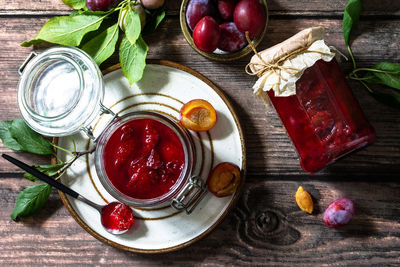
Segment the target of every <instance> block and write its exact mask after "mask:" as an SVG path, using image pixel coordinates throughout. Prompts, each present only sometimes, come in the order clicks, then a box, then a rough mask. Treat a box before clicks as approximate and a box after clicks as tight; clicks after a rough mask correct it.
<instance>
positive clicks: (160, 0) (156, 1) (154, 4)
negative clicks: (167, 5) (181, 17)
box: [141, 0, 164, 9]
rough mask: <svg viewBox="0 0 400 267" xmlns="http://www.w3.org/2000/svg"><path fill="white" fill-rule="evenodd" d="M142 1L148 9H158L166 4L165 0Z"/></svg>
mask: <svg viewBox="0 0 400 267" xmlns="http://www.w3.org/2000/svg"><path fill="white" fill-rule="evenodd" d="M141 2H142V5H143V6H144V7H145V8H147V9H156V8H159V7H161V6H162V5H164V0H141Z"/></svg>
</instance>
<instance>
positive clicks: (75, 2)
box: [62, 0, 86, 9]
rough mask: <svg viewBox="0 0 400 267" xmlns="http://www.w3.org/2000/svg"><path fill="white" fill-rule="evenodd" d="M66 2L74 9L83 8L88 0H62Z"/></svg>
mask: <svg viewBox="0 0 400 267" xmlns="http://www.w3.org/2000/svg"><path fill="white" fill-rule="evenodd" d="M62 1H63V2H64V4H66V5H67V6H70V7H72V8H73V9H81V8H84V7H85V6H86V0H62Z"/></svg>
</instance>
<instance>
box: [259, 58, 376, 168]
mask: <svg viewBox="0 0 400 267" xmlns="http://www.w3.org/2000/svg"><path fill="white" fill-rule="evenodd" d="M267 93H268V96H269V98H270V99H271V101H272V103H273V105H274V107H275V109H276V111H277V112H278V114H279V116H280V118H281V120H282V122H283V124H284V126H285V128H286V130H287V132H288V134H289V136H290V138H291V140H292V142H293V144H294V146H295V147H296V149H297V152H298V154H299V157H300V164H301V167H302V168H303V169H304V170H305V171H306V172H309V173H314V172H316V171H318V170H320V169H321V168H323V167H324V166H326V165H327V164H329V163H332V162H334V161H336V160H337V159H338V158H340V157H342V156H344V155H346V154H347V153H350V152H351V151H354V150H356V149H358V148H361V147H363V146H366V145H367V144H370V143H372V142H374V140H375V132H374V129H373V128H372V126H371V125H370V124H369V123H368V121H367V119H366V118H365V116H364V114H363V112H362V110H361V108H360V106H359V104H358V102H357V100H356V99H355V97H354V95H353V93H352V92H351V89H350V88H349V86H348V84H347V82H346V79H345V77H344V75H343V73H342V71H341V70H340V67H339V65H338V63H337V62H336V60H335V59H332V60H331V61H330V62H326V61H324V60H322V59H320V60H318V61H317V62H316V63H315V64H314V65H313V66H312V67H309V68H307V69H306V70H305V71H304V73H303V75H302V76H301V78H300V79H299V80H297V82H296V94H295V95H292V96H287V97H275V96H274V91H273V90H269V91H267Z"/></svg>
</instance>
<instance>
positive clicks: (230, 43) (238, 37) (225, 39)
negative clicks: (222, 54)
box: [218, 22, 247, 53]
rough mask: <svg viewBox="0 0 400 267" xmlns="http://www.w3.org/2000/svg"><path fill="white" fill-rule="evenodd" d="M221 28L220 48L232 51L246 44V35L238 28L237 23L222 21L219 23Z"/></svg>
mask: <svg viewBox="0 0 400 267" xmlns="http://www.w3.org/2000/svg"><path fill="white" fill-rule="evenodd" d="M219 29H220V30H221V37H220V39H219V44H218V48H219V49H221V50H223V51H227V52H230V53H232V52H236V51H238V50H240V49H242V48H243V47H245V46H246V44H247V41H246V37H245V36H244V34H243V33H241V32H240V31H239V30H238V29H237V27H236V25H235V23H233V22H225V23H222V24H221V25H219Z"/></svg>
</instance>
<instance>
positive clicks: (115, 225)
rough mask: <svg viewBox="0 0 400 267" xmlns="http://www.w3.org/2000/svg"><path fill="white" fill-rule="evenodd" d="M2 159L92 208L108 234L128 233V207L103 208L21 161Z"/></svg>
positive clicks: (5, 156)
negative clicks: (98, 214)
mask: <svg viewBox="0 0 400 267" xmlns="http://www.w3.org/2000/svg"><path fill="white" fill-rule="evenodd" d="M2 157H3V158H5V159H6V160H8V161H9V162H11V163H13V164H15V165H16V166H18V167H20V168H21V169H23V170H24V171H26V172H28V173H30V174H32V175H33V176H35V177H36V178H38V179H40V180H42V181H44V182H46V183H47V184H49V185H51V186H54V187H55V188H57V189H58V190H60V191H62V192H64V193H65V194H68V195H70V196H71V197H73V198H75V199H77V200H80V201H82V202H84V203H86V204H87V205H89V206H91V207H92V208H94V209H96V210H97V211H98V212H100V216H101V224H102V225H103V227H104V229H106V230H107V231H108V232H110V233H112V234H115V235H120V234H123V233H125V232H126V231H128V230H129V227H130V226H131V225H132V223H133V221H134V219H133V212H132V209H131V208H130V207H129V206H128V205H126V204H123V203H119V202H111V203H109V204H107V205H105V206H102V205H99V204H96V203H94V202H92V201H91V200H89V199H87V198H85V197H83V196H82V195H80V194H78V193H77V192H75V191H74V190H72V189H71V188H69V187H67V186H65V185H63V184H62V183H60V182H58V181H56V180H54V179H52V178H51V177H50V176H48V175H46V174H44V173H42V172H40V171H38V170H36V169H35V168H33V167H31V166H29V165H27V164H25V163H23V162H22V161H19V160H17V159H16V158H13V157H11V156H9V155H6V154H2ZM111 216H113V217H111Z"/></svg>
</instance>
